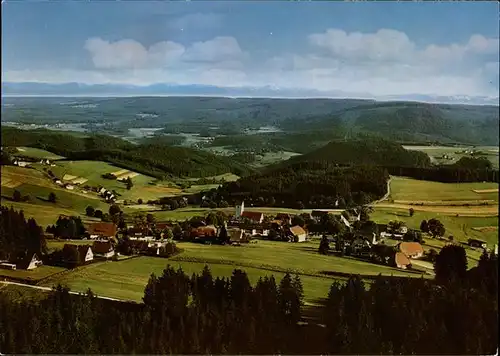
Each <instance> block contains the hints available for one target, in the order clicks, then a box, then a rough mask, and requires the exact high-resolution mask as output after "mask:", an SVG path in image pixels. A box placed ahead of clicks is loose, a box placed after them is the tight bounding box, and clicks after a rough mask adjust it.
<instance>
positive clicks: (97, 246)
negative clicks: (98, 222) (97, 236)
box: [63, 240, 115, 265]
mask: <svg viewBox="0 0 500 356" xmlns="http://www.w3.org/2000/svg"><path fill="white" fill-rule="evenodd" d="M69 250H73V252H74V253H72V254H71V256H78V258H79V260H78V261H72V260H68V261H66V262H69V263H73V264H77V265H81V264H86V263H89V262H91V261H93V260H94V257H101V258H106V259H108V258H111V257H113V256H114V255H115V249H114V246H113V243H112V242H111V241H109V240H96V241H94V243H93V244H92V245H77V244H65V245H64V248H63V251H69Z"/></svg>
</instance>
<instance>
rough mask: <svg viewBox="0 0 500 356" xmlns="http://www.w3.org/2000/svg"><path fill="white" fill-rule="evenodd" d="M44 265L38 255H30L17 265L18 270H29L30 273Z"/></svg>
mask: <svg viewBox="0 0 500 356" xmlns="http://www.w3.org/2000/svg"><path fill="white" fill-rule="evenodd" d="M41 265H43V262H42V260H41V259H40V258H38V255H37V254H36V253H30V254H28V255H27V256H26V257H25V258H22V259H21V260H19V262H18V263H17V268H18V269H27V270H28V271H30V270H33V269H35V268H37V267H39V266H41Z"/></svg>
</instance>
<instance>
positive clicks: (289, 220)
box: [276, 213, 292, 225]
mask: <svg viewBox="0 0 500 356" xmlns="http://www.w3.org/2000/svg"><path fill="white" fill-rule="evenodd" d="M276 220H279V221H281V222H282V223H283V224H288V225H290V224H291V223H292V217H291V216H290V214H286V213H278V214H277V215H276Z"/></svg>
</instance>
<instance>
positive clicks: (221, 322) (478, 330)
mask: <svg viewBox="0 0 500 356" xmlns="http://www.w3.org/2000/svg"><path fill="white" fill-rule="evenodd" d="M460 249H461V250H460ZM443 251H445V252H443ZM462 252H463V254H464V253H465V252H464V251H463V248H462V247H459V246H456V248H455V247H454V246H450V247H448V248H446V247H445V248H444V249H443V250H442V251H441V253H440V254H439V255H438V257H437V261H441V262H436V263H437V264H439V263H441V267H440V268H439V269H437V270H439V271H440V272H439V274H440V275H443V276H446V277H450V278H440V279H436V280H435V281H433V280H425V279H416V278H415V279H413V278H408V279H402V278H401V279H400V278H398V279H392V278H388V277H381V276H379V277H378V278H376V279H375V280H374V282H373V283H372V284H371V286H370V288H367V286H366V285H365V284H364V283H363V282H362V281H361V280H360V278H359V277H357V276H353V277H350V278H349V279H348V280H347V282H345V283H338V282H334V283H333V284H332V286H331V288H330V292H329V294H328V296H325V300H324V301H323V302H322V305H323V306H319V307H318V308H320V310H319V315H321V317H320V319H319V320H317V321H316V320H314V319H310V320H309V322H308V323H306V324H300V323H299V321H301V320H303V317H304V315H303V304H304V303H303V287H302V283H301V281H300V278H299V277H298V276H296V277H292V276H291V275H290V274H288V273H287V274H285V276H284V277H283V278H282V280H281V281H280V282H279V283H278V282H277V281H276V280H275V279H274V278H273V277H266V278H264V279H263V278H261V279H259V281H258V282H257V283H256V284H255V286H252V285H251V283H250V281H249V279H248V276H247V274H246V273H245V272H244V271H242V270H237V269H236V270H234V271H233V274H232V276H231V277H230V278H219V277H217V278H214V277H213V276H212V274H211V272H210V270H209V269H208V268H207V267H205V269H204V270H203V271H202V272H201V274H193V275H192V276H191V277H190V276H188V275H186V274H185V273H184V272H183V271H182V270H181V269H179V270H174V269H173V268H172V267H170V266H167V268H166V269H165V270H164V271H163V274H162V275H161V276H155V275H152V276H151V278H150V279H149V282H148V284H147V285H146V287H145V291H144V297H143V303H141V304H135V303H124V302H112V301H107V300H102V299H98V298H96V297H95V296H94V295H93V294H92V292H91V291H90V290H89V291H88V292H87V294H86V295H85V296H75V295H71V294H69V293H68V290H67V289H66V288H64V287H61V286H58V287H57V288H55V289H54V290H53V291H52V292H50V293H49V295H48V296H47V297H46V298H43V299H42V300H36V299H30V298H25V299H21V300H19V299H16V300H14V299H13V298H10V297H9V295H8V294H6V293H0V351H1V352H3V353H7V354H50V353H58V354H98V353H100V354H130V353H134V354H435V355H439V354H455V355H460V354H468V355H473V354H476V355H477V354H483V355H485V354H494V353H495V351H496V348H497V347H498V296H497V291H498V281H497V278H498V259H497V257H496V256H493V255H487V254H483V256H482V257H481V260H480V262H479V264H478V267H475V268H473V269H472V270H470V271H469V272H466V269H463V268H466V265H460V264H457V263H453V262H456V261H460V260H461V258H460V257H461V254H462ZM444 259H447V261H444ZM450 261H452V263H451V264H450V263H449V262H450ZM454 267H457V268H458V267H461V268H462V269H463V271H462V270H460V271H459V272H460V273H458V272H457V271H455V270H452V268H454ZM456 272H457V273H456ZM462 272H463V273H462ZM450 273H451V274H450ZM317 322H320V323H321V324H323V325H324V326H325V327H320V326H319V325H317V324H316V323H317Z"/></svg>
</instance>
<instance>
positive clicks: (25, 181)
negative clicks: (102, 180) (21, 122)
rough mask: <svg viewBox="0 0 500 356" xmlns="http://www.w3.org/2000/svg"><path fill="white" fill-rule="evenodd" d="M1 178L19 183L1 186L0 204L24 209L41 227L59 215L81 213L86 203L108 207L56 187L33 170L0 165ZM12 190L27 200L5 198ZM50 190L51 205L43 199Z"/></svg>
mask: <svg viewBox="0 0 500 356" xmlns="http://www.w3.org/2000/svg"><path fill="white" fill-rule="evenodd" d="M2 180H10V181H16V182H18V183H21V184H20V185H18V186H17V187H15V188H7V187H2V190H1V191H2V196H3V197H2V200H1V203H2V205H5V206H9V207H10V206H12V207H14V208H16V209H20V210H21V209H22V210H24V212H25V214H26V216H30V217H34V218H35V219H36V220H37V222H38V223H39V224H41V225H42V226H45V225H47V224H52V223H54V222H55V220H57V217H58V216H59V215H60V214H66V215H84V213H85V208H86V207H87V206H88V205H92V206H94V207H95V208H100V209H104V210H105V211H107V210H108V205H107V204H106V203H105V202H103V201H101V200H100V199H98V198H97V196H94V195H91V194H83V193H79V192H77V191H69V190H66V189H62V188H59V187H57V186H55V185H54V184H53V183H52V181H51V180H50V179H49V178H48V177H46V176H45V175H44V174H43V173H42V172H39V171H37V170H35V169H28V168H20V167H14V166H2ZM14 190H19V191H20V192H21V194H22V195H30V197H31V201H30V202H25V203H21V202H14V201H11V200H9V199H6V198H5V197H12V194H13V192H14ZM50 193H55V194H56V197H57V202H56V203H55V204H54V203H49V202H47V201H44V200H43V199H47V198H48V196H49V194H50ZM37 197H40V198H42V199H38V198H37Z"/></svg>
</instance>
